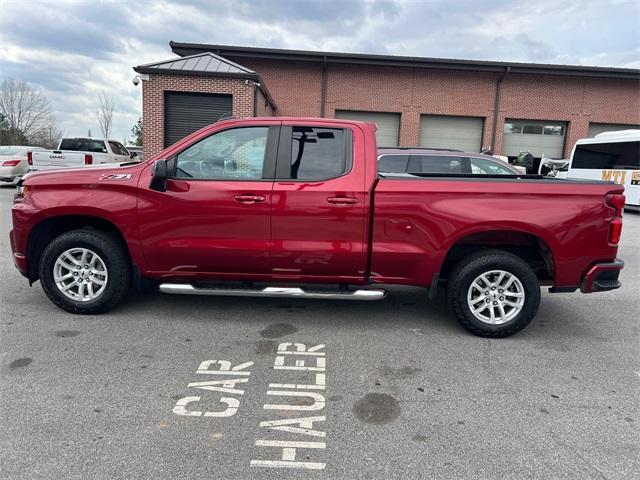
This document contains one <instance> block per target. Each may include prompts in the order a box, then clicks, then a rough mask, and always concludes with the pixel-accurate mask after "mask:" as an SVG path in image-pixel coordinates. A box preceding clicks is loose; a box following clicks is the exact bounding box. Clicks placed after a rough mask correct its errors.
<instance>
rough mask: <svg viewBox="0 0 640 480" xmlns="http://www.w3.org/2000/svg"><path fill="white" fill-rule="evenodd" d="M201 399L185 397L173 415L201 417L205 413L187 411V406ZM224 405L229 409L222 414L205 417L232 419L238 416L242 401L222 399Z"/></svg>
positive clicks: (174, 409) (209, 413)
mask: <svg viewBox="0 0 640 480" xmlns="http://www.w3.org/2000/svg"><path fill="white" fill-rule="evenodd" d="M199 401H200V397H184V398H181V399H180V400H178V401H177V402H176V405H175V407H173V413H175V414H176V415H180V416H185V417H201V416H203V412H201V411H198V410H187V408H186V406H187V405H189V404H190V403H194V402H199ZM220 401H221V402H222V403H226V404H227V408H226V409H224V410H223V411H221V412H204V416H205V417H231V416H233V415H235V414H236V412H237V411H238V407H239V406H240V401H239V400H238V399H236V398H229V397H222V398H221V399H220Z"/></svg>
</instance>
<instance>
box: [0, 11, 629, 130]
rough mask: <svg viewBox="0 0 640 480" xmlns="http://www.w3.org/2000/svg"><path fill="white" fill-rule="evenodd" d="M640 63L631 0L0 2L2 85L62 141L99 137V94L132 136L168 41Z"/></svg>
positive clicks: (168, 55) (117, 126) (118, 127)
mask: <svg viewBox="0 0 640 480" xmlns="http://www.w3.org/2000/svg"><path fill="white" fill-rule="evenodd" d="M170 40H174V41H179V42H194V43H213V44H226V45H243V46H258V47H276V48H291V49H309V50H329V51H341V52H358V53H384V54H391V55H412V56H425V57H445V58H463V59H481V60H504V61H524V62H541V63H558V64H578V65H597V66H617V67H633V68H638V67H640V1H638V0H339V1H336V0H312V1H309V0H192V1H184V2H180V1H163V0H151V1H147V0H127V1H112V2H111V1H109V2H107V1H105V2H101V1H98V0H92V1H84V0H79V1H63V0H57V1H39V2H38V1H33V0H0V80H2V79H4V78H8V77H13V78H16V79H20V80H26V81H28V82H30V83H32V84H34V85H36V86H38V87H41V88H42V89H43V90H44V92H45V93H46V95H47V96H48V98H49V99H50V100H51V103H52V107H53V110H54V112H55V114H56V115H57V117H58V119H59V122H60V125H61V127H62V128H63V129H64V131H65V134H67V135H86V133H87V131H88V129H91V130H92V132H93V133H94V135H96V134H98V132H99V127H98V122H97V120H96V113H95V111H96V107H97V104H98V94H99V93H100V92H107V93H108V94H109V95H111V96H112V97H113V98H114V100H115V104H116V108H115V114H114V131H113V134H112V136H113V137H115V138H118V139H125V138H127V139H128V138H130V130H131V126H132V125H133V124H134V123H135V122H136V120H137V119H138V117H139V115H140V112H141V89H140V87H135V86H133V84H132V83H131V79H132V78H133V75H134V72H133V70H132V66H134V65H140V64H143V63H149V62H154V61H158V60H163V59H167V58H172V57H173V54H172V53H171V51H170V49H169V41H170Z"/></svg>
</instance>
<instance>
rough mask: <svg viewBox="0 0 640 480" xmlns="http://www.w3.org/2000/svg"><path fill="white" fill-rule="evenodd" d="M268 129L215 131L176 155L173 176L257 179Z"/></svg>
mask: <svg viewBox="0 0 640 480" xmlns="http://www.w3.org/2000/svg"><path fill="white" fill-rule="evenodd" d="M268 132H269V128H268V127H246V128H234V129H230V130H223V131H221V132H217V133H214V134H213V135H211V136H209V137H207V138H205V139H203V140H201V141H199V142H198V143H196V144H194V145H191V146H190V147H189V148H187V149H186V150H183V151H182V152H180V153H179V154H178V155H177V156H176V173H175V176H176V177H179V178H198V179H207V180H260V179H262V166H263V163H264V154H265V150H266V146H267V135H268Z"/></svg>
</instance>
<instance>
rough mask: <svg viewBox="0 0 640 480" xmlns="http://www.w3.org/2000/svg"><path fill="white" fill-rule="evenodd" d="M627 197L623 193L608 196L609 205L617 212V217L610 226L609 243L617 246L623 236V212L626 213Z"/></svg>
mask: <svg viewBox="0 0 640 480" xmlns="http://www.w3.org/2000/svg"><path fill="white" fill-rule="evenodd" d="M625 200H626V199H625V196H624V195H622V194H621V193H614V194H610V195H607V200H606V202H607V205H608V206H610V207H612V208H613V209H614V210H615V216H614V218H613V219H612V220H611V223H610V224H609V243H612V244H614V245H617V244H618V243H619V242H620V235H622V212H623V211H624V202H625Z"/></svg>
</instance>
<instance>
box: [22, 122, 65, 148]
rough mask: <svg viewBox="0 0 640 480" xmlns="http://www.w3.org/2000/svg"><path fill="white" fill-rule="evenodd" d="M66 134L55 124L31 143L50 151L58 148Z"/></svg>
mask: <svg viewBox="0 0 640 480" xmlns="http://www.w3.org/2000/svg"><path fill="white" fill-rule="evenodd" d="M63 135H64V132H63V131H62V130H61V129H60V128H58V127H57V126H56V125H55V124H54V123H52V124H50V125H49V126H47V127H46V128H44V129H43V130H42V131H41V132H40V133H39V134H38V135H37V136H36V137H34V138H33V139H32V140H30V141H29V143H31V144H32V145H33V146H34V147H44V148H49V149H54V148H58V144H59V143H60V139H61V138H62V136H63Z"/></svg>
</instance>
